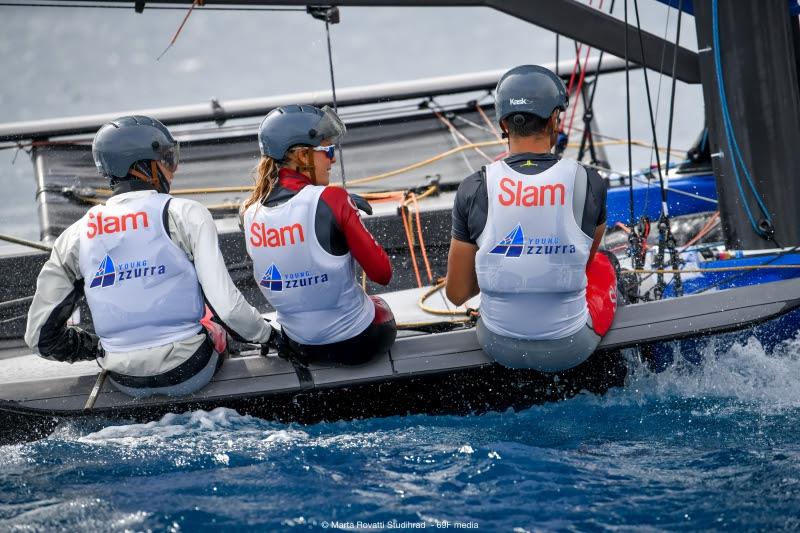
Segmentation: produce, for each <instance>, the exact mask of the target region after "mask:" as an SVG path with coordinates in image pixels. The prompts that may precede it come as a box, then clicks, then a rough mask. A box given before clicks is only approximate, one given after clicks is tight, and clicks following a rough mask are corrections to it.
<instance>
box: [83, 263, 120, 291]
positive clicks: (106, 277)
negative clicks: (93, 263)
mask: <svg viewBox="0 0 800 533" xmlns="http://www.w3.org/2000/svg"><path fill="white" fill-rule="evenodd" d="M116 277H117V271H116V269H115V268H114V260H113V259H111V256H109V255H107V256H105V258H104V259H103V260H102V261H100V266H99V267H97V273H95V275H94V278H93V279H92V283H91V284H90V285H89V288H90V289H93V288H95V287H109V286H111V285H114V280H115V279H116Z"/></svg>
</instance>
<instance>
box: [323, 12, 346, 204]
mask: <svg viewBox="0 0 800 533" xmlns="http://www.w3.org/2000/svg"><path fill="white" fill-rule="evenodd" d="M325 36H326V37H327V38H328V69H329V71H330V73H331V96H332V97H333V110H334V111H336V114H337V115H338V114H339V103H338V102H337V100H336V81H335V79H334V76H333V50H332V48H331V29H330V22H329V21H328V17H327V16H326V17H325ZM336 148H337V149H338V151H339V169H340V170H341V172H342V188H344V189H347V178H346V177H345V174H344V154H343V150H342V140H341V139H339V140H338V141H336Z"/></svg>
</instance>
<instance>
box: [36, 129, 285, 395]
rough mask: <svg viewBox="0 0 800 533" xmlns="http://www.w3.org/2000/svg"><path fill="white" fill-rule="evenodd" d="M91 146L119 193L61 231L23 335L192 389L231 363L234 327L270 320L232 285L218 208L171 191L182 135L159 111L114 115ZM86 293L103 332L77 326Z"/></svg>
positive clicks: (264, 335)
mask: <svg viewBox="0 0 800 533" xmlns="http://www.w3.org/2000/svg"><path fill="white" fill-rule="evenodd" d="M92 155H93V156H94V161H95V164H96V165H97V169H98V170H99V171H100V173H101V174H103V175H104V176H106V177H107V178H108V179H109V180H110V182H111V189H112V191H113V195H112V196H111V198H109V199H108V201H107V202H106V203H105V205H97V206H95V207H93V208H91V209H90V210H89V211H88V212H87V213H86V215H84V216H83V218H81V219H80V220H78V221H77V222H75V223H74V224H72V225H71V226H70V227H69V228H67V229H66V230H65V231H64V232H63V233H62V234H61V235H60V236H59V237H58V239H56V241H55V243H54V245H53V252H52V253H51V255H50V259H49V260H48V261H47V263H45V265H44V267H43V268H42V271H41V273H40V274H39V279H38V281H37V285H36V294H35V295H34V298H33V303H32V305H31V308H30V311H29V312H28V325H27V331H26V333H25V341H26V342H27V343H28V346H30V347H31V348H32V349H33V350H35V351H37V352H38V353H39V354H40V355H41V356H43V357H45V358H47V359H52V360H55V361H63V362H68V363H74V362H75V361H81V360H92V359H95V358H96V359H97V362H98V363H99V364H100V366H101V367H102V368H104V369H105V370H107V371H108V376H109V380H110V381H111V383H112V384H113V385H114V386H115V387H116V388H117V389H119V390H120V391H122V392H125V393H126V394H129V395H131V396H134V397H145V396H150V395H153V394H166V395H169V396H182V395H186V394H191V393H193V392H195V391H197V390H198V389H200V388H202V387H203V386H204V385H206V384H207V383H208V382H209V381H210V380H211V378H212V377H213V375H214V372H215V370H216V369H217V368H218V367H219V365H220V364H221V363H222V354H223V353H224V352H225V344H226V338H225V330H227V331H228V332H229V333H230V334H231V335H232V336H234V337H236V338H239V339H240V340H243V341H247V342H252V343H267V342H268V341H269V340H270V336H271V334H272V328H271V327H270V325H269V324H268V323H267V322H266V321H265V320H264V319H263V318H262V317H261V316H260V315H259V313H258V311H256V309H254V308H253V307H251V306H250V305H248V303H247V302H246V301H245V299H244V298H243V297H242V295H241V294H240V293H239V291H238V290H237V289H236V287H235V286H234V285H233V282H232V281H231V278H230V276H229V275H228V271H227V269H226V267H225V263H224V261H223V259H222V255H221V254H220V251H219V246H218V242H217V231H216V226H215V225H214V221H213V219H212V218H211V214H210V213H209V212H208V209H206V208H205V207H204V206H203V205H201V204H199V203H197V202H195V201H192V200H187V199H183V198H173V197H171V196H170V195H169V194H168V193H169V190H170V185H171V183H172V176H173V173H174V172H175V170H176V168H177V164H178V143H177V141H176V140H175V139H174V138H173V137H172V135H171V134H170V132H169V130H167V128H166V127H165V126H164V125H163V124H162V123H161V122H159V121H157V120H154V119H152V118H149V117H144V116H128V117H122V118H119V119H117V120H115V121H113V122H111V123H109V124H106V125H104V126H103V127H102V128H100V130H99V131H98V132H97V134H96V135H95V138H94V142H93V143H92ZM84 296H85V297H86V300H87V303H88V305H89V309H90V311H91V314H92V319H93V322H94V330H95V332H96V333H97V336H95V335H93V334H91V333H88V332H86V331H84V330H82V329H80V328H77V327H68V326H67V319H68V318H69V317H70V315H71V314H72V313H73V311H74V309H75V307H76V305H77V304H78V301H79V300H80V298H81V297H84ZM204 302H205V303H204ZM206 304H207V306H208V308H210V310H211V312H213V314H214V315H215V317H214V320H216V322H212V321H211V320H210V313H208V312H207V310H206V309H207V308H206ZM204 316H205V318H204ZM201 320H202V325H201ZM222 327H224V328H225V330H223V329H222ZM98 337H99V339H98ZM98 341H99V342H98Z"/></svg>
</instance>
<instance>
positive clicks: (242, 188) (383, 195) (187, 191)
mask: <svg viewBox="0 0 800 533" xmlns="http://www.w3.org/2000/svg"><path fill="white" fill-rule="evenodd" d="M576 130H577V128H576ZM502 144H505V141H504V140H502V139H501V140H498V141H481V142H476V143H470V144H462V145H460V146H457V147H455V148H451V149H450V150H446V151H444V152H441V153H439V154H436V155H435V156H432V157H429V158H427V159H423V160H422V161H417V162H416V163H412V164H410V165H407V166H405V167H402V168H398V169H395V170H390V171H388V172H383V173H381V174H375V175H372V176H367V177H364V178H357V179H354V180H350V181H349V185H351V186H352V185H363V184H365V183H372V182H375V181H380V180H383V179H387V178H391V177H394V176H398V175H400V174H404V173H406V172H410V171H412V170H417V169H419V168H422V167H425V166H428V165H432V164H433V163H436V162H438V161H441V160H442V159H445V158H447V157H450V156H452V155H455V154H458V153H459V152H463V151H465V150H471V149H473V148H475V147H478V148H481V147H487V146H499V145H502ZM622 144H626V145H627V144H628V141H626V140H624V139H615V138H608V140H606V141H599V142H597V143H595V145H596V146H618V145H622ZM630 144H631V145H632V146H637V147H641V148H648V149H650V148H652V145H650V144H647V143H646V142H645V141H639V140H633V141H631V142H630ZM567 146H568V147H570V148H576V147H577V146H578V145H577V144H575V143H570V144H569V145H567ZM660 151H662V152H663V151H664V150H663V149H662V150H660ZM673 152H675V153H679V152H678V150H673ZM602 170H608V169H605V168H602ZM643 183H644V182H643ZM331 186H332V187H340V186H341V185H340V184H338V183H331ZM252 190H253V186H252V185H232V186H226V187H192V188H184V189H172V190H170V194H171V195H172V196H189V195H194V194H215V193H237V192H250V191H252ZM95 191H96V192H97V193H99V194H101V195H110V194H111V189H107V188H98V189H95ZM674 192H676V193H679V194H684V195H691V193H687V192H684V191H677V190H675V191H674ZM371 194H375V195H379V196H380V198H379V197H375V199H376V200H378V201H380V200H384V199H387V200H388V199H394V198H398V197H399V196H400V195H402V191H386V192H365V193H363V194H361V196H364V197H365V198H367V199H370V197H368V196H367V195H371ZM390 195H393V196H390ZM695 196H696V195H695ZM75 197H76V198H78V199H79V200H82V201H84V202H88V203H102V201H101V200H97V199H94V198H91V197H88V196H79V195H75ZM696 197H697V198H700V199H705V200H708V201H711V202H715V200H711V199H708V198H705V197H703V196H696Z"/></svg>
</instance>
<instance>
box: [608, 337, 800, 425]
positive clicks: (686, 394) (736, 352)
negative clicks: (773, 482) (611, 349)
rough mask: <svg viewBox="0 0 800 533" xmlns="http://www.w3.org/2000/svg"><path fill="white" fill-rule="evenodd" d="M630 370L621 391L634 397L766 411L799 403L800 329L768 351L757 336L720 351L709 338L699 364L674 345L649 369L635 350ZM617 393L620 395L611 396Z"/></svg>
mask: <svg viewBox="0 0 800 533" xmlns="http://www.w3.org/2000/svg"><path fill="white" fill-rule="evenodd" d="M626 355H627V357H628V360H629V368H630V371H629V374H628V379H627V382H626V385H625V389H624V390H625V393H623V396H624V395H626V394H627V395H628V396H630V397H633V398H636V399H638V400H647V399H667V398H676V397H678V398H695V399H715V398H716V399H731V400H734V401H736V402H739V403H742V404H752V405H754V406H757V407H759V408H760V409H762V410H766V411H782V410H786V409H794V408H798V407H800V332H799V333H798V334H797V335H796V336H795V337H794V338H791V339H789V340H786V341H784V342H782V343H781V344H779V345H778V346H776V347H775V349H774V350H772V351H767V350H765V349H764V347H763V346H762V345H761V343H760V342H759V341H758V340H757V339H756V338H755V337H750V338H749V339H747V341H746V342H743V343H735V344H733V345H732V346H731V347H730V348H728V349H726V350H724V349H721V348H720V346H719V345H718V344H716V343H714V342H709V343H708V344H707V345H706V346H705V347H704V348H703V349H702V350H701V355H702V357H701V358H700V359H699V362H697V363H695V362H691V361H690V360H687V358H686V357H685V355H686V354H683V353H681V350H680V346H679V345H678V344H676V345H674V354H673V355H674V362H673V363H672V365H671V366H669V367H668V368H667V369H666V370H664V371H662V372H657V373H656V372H652V371H651V370H650V369H649V368H648V367H647V365H645V364H643V363H642V362H641V361H640V360H639V359H638V357H636V354H635V353H633V352H629V353H628V354H626ZM615 396H619V395H615Z"/></svg>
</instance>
